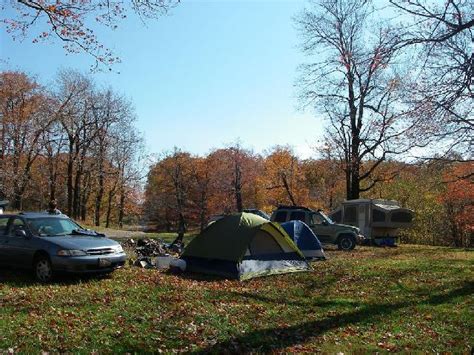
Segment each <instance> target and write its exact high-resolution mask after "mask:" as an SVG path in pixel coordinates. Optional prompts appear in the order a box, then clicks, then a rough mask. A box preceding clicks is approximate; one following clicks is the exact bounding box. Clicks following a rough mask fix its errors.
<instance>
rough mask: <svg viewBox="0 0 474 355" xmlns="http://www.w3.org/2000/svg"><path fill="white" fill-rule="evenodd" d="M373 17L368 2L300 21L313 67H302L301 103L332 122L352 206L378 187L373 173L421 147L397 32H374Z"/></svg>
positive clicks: (316, 8)
mask: <svg viewBox="0 0 474 355" xmlns="http://www.w3.org/2000/svg"><path fill="white" fill-rule="evenodd" d="M374 17H375V15H374V12H373V9H372V7H371V3H370V1H367V0H324V1H315V2H313V3H312V7H311V8H310V9H306V10H304V11H303V12H302V13H301V14H300V16H298V18H297V20H296V22H297V26H298V28H299V33H300V35H301V38H302V45H301V48H302V51H303V53H304V54H305V55H307V56H308V57H309V58H310V59H312V60H313V61H312V62H310V63H308V64H304V65H302V66H301V67H300V73H301V75H300V77H299V80H298V83H297V85H298V88H299V90H300V99H301V103H302V105H303V106H304V107H308V106H309V107H312V108H314V109H315V110H316V111H317V112H318V113H320V114H321V115H322V116H323V117H324V118H326V120H327V122H328V128H327V135H326V140H327V144H328V145H330V146H334V147H335V149H336V153H337V155H338V159H340V161H341V162H342V166H343V169H344V172H345V176H346V195H347V198H348V199H356V198H359V196H360V193H361V192H364V191H368V190H370V189H371V188H372V187H373V186H374V185H375V184H376V183H378V182H380V179H379V178H378V177H377V175H376V171H377V168H378V166H379V165H380V164H381V163H382V162H383V161H385V160H386V159H387V157H389V156H391V155H395V154H401V153H405V152H407V151H409V150H410V148H411V147H412V145H413V144H414V142H415V141H416V142H417V143H418V144H420V143H421V138H420V136H418V135H417V132H416V131H415V129H416V128H417V127H418V121H417V120H416V118H413V117H409V116H408V112H407V110H406V109H405V107H406V106H405V105H404V96H405V92H404V77H403V74H402V73H403V71H402V70H399V69H398V68H397V66H395V62H394V61H395V58H396V54H397V52H396V49H397V47H396V44H397V43H398V32H397V31H396V30H394V29H392V28H388V27H381V26H380V27H377V26H376V25H372V26H370V24H372V23H376V22H375V18H374ZM408 118H411V119H408ZM367 161H370V162H371V163H369V164H365V162H367Z"/></svg>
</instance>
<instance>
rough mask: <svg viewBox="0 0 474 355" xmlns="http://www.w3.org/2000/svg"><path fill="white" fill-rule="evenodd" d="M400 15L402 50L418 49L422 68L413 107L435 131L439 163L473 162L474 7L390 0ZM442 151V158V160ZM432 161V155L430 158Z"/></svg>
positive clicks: (451, 1) (460, 1)
mask: <svg viewBox="0 0 474 355" xmlns="http://www.w3.org/2000/svg"><path fill="white" fill-rule="evenodd" d="M390 3H391V4H392V6H393V7H394V8H395V9H396V10H398V11H399V12H400V14H401V15H402V17H401V18H402V26H403V35H402V36H401V38H400V41H399V44H398V46H399V47H400V48H403V49H407V50H409V49H414V50H415V51H416V53H417V55H418V58H417V59H418V65H417V66H416V67H415V68H413V70H412V71H413V72H414V73H415V75H416V81H415V82H414V83H413V84H412V86H411V88H410V93H411V96H412V99H411V103H410V104H411V107H412V109H413V111H414V112H415V113H416V114H417V115H419V116H421V117H424V119H425V120H426V121H427V122H430V124H431V126H432V133H433V142H434V143H435V142H438V143H439V142H442V143H444V144H443V145H441V146H440V144H436V145H435V147H436V153H437V156H438V157H441V158H443V157H447V156H449V155H450V154H451V153H453V152H460V153H462V155H463V157H462V160H465V159H472V147H473V144H474V141H473V138H472V137H473V128H474V116H473V113H472V107H473V103H474V100H473V99H474V94H473V89H474V82H473V73H474V3H473V2H472V1H468V0H448V1H444V2H441V1H425V0H412V1H400V0H390ZM440 151H442V152H443V154H440ZM431 157H432V155H431Z"/></svg>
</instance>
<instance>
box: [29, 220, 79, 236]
mask: <svg viewBox="0 0 474 355" xmlns="http://www.w3.org/2000/svg"><path fill="white" fill-rule="evenodd" d="M28 225H29V227H30V229H31V230H32V231H33V233H35V234H36V235H39V236H58V235H68V234H71V233H72V231H74V230H77V229H80V226H79V225H78V224H76V223H75V222H73V221H72V220H70V219H68V218H51V217H44V218H34V219H29V220H28Z"/></svg>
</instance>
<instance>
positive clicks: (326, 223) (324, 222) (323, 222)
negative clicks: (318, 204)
mask: <svg viewBox="0 0 474 355" xmlns="http://www.w3.org/2000/svg"><path fill="white" fill-rule="evenodd" d="M321 224H322V225H323V226H327V225H328V224H329V223H328V221H322V222H321Z"/></svg>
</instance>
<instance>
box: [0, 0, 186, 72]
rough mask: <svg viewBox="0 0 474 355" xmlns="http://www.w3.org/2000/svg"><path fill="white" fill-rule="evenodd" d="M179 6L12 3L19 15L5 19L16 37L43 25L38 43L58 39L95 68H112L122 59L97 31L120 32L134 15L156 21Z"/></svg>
mask: <svg viewBox="0 0 474 355" xmlns="http://www.w3.org/2000/svg"><path fill="white" fill-rule="evenodd" d="M178 3H179V0H131V1H121V0H114V1H109V0H85V1H80V2H79V3H78V2H77V1H74V0H51V1H46V0H36V1H35V0H18V1H14V0H10V1H7V2H6V4H5V5H4V6H9V7H10V8H11V9H12V12H13V13H14V14H16V15H14V16H12V17H2V19H1V20H2V22H3V24H4V26H5V27H6V30H7V32H9V33H11V34H12V35H13V36H14V38H17V37H21V38H24V37H26V36H27V35H28V34H30V33H31V32H32V29H33V26H39V27H40V29H42V31H40V34H39V35H38V36H36V37H34V38H33V42H34V43H38V42H42V41H45V40H48V39H57V40H59V41H61V42H62V43H63V47H64V49H65V50H66V52H68V53H78V52H83V53H86V54H88V55H90V56H92V57H93V58H94V61H95V64H94V66H93V68H98V67H99V65H103V66H106V67H110V65H111V64H113V63H116V62H118V61H120V59H119V58H118V57H117V56H115V55H114V53H113V52H112V51H111V50H110V48H109V47H108V46H107V45H104V43H103V42H102V40H100V39H99V38H98V37H97V35H96V29H97V28H100V27H105V28H110V29H112V30H113V29H116V28H117V27H118V25H119V23H120V22H121V21H123V20H124V19H125V18H126V17H127V16H128V15H129V14H130V13H133V14H135V15H137V16H138V17H139V18H140V20H141V21H144V20H146V19H155V18H158V17H160V16H161V15H164V14H166V13H167V12H168V11H169V10H170V9H171V8H172V7H174V6H175V5H177V4H178Z"/></svg>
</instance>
